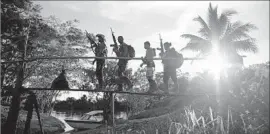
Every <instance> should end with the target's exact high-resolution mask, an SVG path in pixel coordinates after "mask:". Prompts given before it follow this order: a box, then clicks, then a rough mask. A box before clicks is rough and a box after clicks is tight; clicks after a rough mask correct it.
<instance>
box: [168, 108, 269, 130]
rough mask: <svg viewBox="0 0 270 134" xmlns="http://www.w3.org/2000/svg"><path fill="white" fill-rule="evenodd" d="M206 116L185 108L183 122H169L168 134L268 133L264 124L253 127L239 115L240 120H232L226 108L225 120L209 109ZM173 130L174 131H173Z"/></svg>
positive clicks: (230, 113) (229, 109) (243, 116)
mask: <svg viewBox="0 0 270 134" xmlns="http://www.w3.org/2000/svg"><path fill="white" fill-rule="evenodd" d="M202 112H208V113H207V114H208V116H202V115H198V114H196V113H195V111H194V109H191V108H190V107H186V108H185V113H184V114H183V115H184V117H185V119H184V122H171V125H170V127H169V130H168V133H169V134H198V133H199V134H235V133H237V134H238V133H239V134H240V133H241V134H243V133H244V134H266V133H268V132H269V129H268V128H267V127H268V126H266V125H265V124H260V125H258V126H254V125H252V124H250V123H248V122H249V121H250V117H247V116H245V115H244V114H240V115H239V117H240V119H241V120H239V121H237V119H234V118H233V114H232V110H231V108H228V111H227V118H226V119H224V118H223V117H222V116H220V115H217V116H214V115H216V114H214V112H213V109H212V108H211V107H209V111H202ZM173 128H174V129H175V131H173Z"/></svg>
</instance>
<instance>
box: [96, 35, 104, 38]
mask: <svg viewBox="0 0 270 134" xmlns="http://www.w3.org/2000/svg"><path fill="white" fill-rule="evenodd" d="M96 37H99V38H102V39H104V38H105V36H104V35H103V34H97V35H96Z"/></svg>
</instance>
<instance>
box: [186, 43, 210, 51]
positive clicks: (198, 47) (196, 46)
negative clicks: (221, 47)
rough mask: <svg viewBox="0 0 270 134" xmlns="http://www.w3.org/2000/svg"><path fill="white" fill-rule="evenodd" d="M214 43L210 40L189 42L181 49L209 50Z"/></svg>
mask: <svg viewBox="0 0 270 134" xmlns="http://www.w3.org/2000/svg"><path fill="white" fill-rule="evenodd" d="M211 47H212V45H211V43H209V42H208V41H201V42H192V41H191V42H189V43H187V45H186V46H185V47H184V48H182V49H181V51H183V50H191V51H194V52H202V53H205V52H208V51H209V50H210V49H211Z"/></svg>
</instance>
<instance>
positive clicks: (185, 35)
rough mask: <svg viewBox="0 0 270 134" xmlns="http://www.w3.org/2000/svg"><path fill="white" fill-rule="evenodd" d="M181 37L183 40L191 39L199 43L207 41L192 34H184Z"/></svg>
mask: <svg viewBox="0 0 270 134" xmlns="http://www.w3.org/2000/svg"><path fill="white" fill-rule="evenodd" d="M181 37H182V38H188V39H190V40H197V41H202V40H204V41H206V39H204V38H201V37H199V36H196V35H192V34H182V35H181Z"/></svg>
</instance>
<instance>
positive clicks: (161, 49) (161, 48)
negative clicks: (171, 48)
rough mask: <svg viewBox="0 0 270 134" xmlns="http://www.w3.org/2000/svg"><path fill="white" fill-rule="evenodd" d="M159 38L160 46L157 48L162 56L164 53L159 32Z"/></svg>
mask: <svg viewBox="0 0 270 134" xmlns="http://www.w3.org/2000/svg"><path fill="white" fill-rule="evenodd" d="M159 40H160V48H157V50H160V51H161V52H160V55H161V56H162V55H163V54H164V48H163V42H162V38H161V35H160V34H159Z"/></svg>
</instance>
